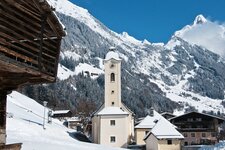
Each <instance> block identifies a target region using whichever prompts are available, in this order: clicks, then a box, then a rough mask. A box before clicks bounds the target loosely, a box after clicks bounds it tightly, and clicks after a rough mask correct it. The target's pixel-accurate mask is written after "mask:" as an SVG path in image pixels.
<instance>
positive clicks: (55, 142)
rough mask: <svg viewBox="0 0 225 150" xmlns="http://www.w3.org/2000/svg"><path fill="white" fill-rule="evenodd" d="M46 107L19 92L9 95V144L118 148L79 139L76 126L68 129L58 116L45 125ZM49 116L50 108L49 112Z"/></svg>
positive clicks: (43, 149) (41, 148)
mask: <svg viewBox="0 0 225 150" xmlns="http://www.w3.org/2000/svg"><path fill="white" fill-rule="evenodd" d="M43 112H44V107H43V106H42V105H40V104H38V103H37V102H36V101H34V100H33V99H30V98H28V97H26V96H24V95H22V94H20V93H18V92H12V93H11V94H10V95H8V96H7V130H6V132H7V143H20V142H22V143H23V145H22V150H31V149H32V150H64V149H66V150H74V149H80V150H90V147H91V149H93V150H105V149H112V150H116V149H118V150H119V148H111V147H107V146H102V145H97V144H90V143H84V142H79V141H77V140H76V139H73V138H72V136H70V135H71V134H72V133H73V132H75V131H74V130H72V129H68V128H66V127H65V126H64V125H62V122H60V121H59V120H57V119H53V120H52V123H51V124H50V123H47V122H46V129H45V130H44V129H43V127H42V125H43ZM46 116H47V111H46Z"/></svg>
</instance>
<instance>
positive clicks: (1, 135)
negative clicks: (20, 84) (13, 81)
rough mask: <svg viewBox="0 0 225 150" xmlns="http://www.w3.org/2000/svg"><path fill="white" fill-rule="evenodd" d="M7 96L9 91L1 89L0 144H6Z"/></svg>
mask: <svg viewBox="0 0 225 150" xmlns="http://www.w3.org/2000/svg"><path fill="white" fill-rule="evenodd" d="M6 98H7V91H6V90H5V89H0V146H1V145H5V144H6Z"/></svg>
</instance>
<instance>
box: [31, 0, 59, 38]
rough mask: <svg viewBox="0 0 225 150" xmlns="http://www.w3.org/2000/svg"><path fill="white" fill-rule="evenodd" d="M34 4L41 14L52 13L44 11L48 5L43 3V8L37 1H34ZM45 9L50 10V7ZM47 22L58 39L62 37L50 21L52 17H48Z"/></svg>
mask: <svg viewBox="0 0 225 150" xmlns="http://www.w3.org/2000/svg"><path fill="white" fill-rule="evenodd" d="M33 2H34V4H35V5H36V7H37V8H38V9H39V11H40V12H41V13H49V14H50V13H52V12H51V11H50V10H47V9H46V10H43V8H42V7H43V5H46V4H45V3H44V2H43V3H41V4H42V7H41V6H40V3H38V1H36V0H33ZM44 7H45V8H48V6H44ZM47 22H48V24H49V26H50V27H51V29H52V30H53V31H54V33H56V34H57V37H61V35H60V33H59V32H58V30H57V29H56V25H55V24H54V23H53V22H52V21H51V20H50V17H47Z"/></svg>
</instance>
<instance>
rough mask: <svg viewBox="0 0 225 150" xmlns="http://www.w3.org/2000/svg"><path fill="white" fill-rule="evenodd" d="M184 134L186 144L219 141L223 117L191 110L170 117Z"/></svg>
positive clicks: (205, 143)
mask: <svg viewBox="0 0 225 150" xmlns="http://www.w3.org/2000/svg"><path fill="white" fill-rule="evenodd" d="M169 120H170V122H171V123H173V124H174V125H175V126H177V127H178V130H179V131H180V132H181V133H182V134H183V136H184V145H211V144H215V143H217V136H218V128H219V126H220V124H222V123H223V122H224V119H223V118H220V117H217V116H213V115H209V114H204V113H199V112H190V113H187V114H184V115H181V116H177V117H173V118H170V119H169Z"/></svg>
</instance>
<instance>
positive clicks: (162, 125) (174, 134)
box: [144, 118, 184, 140]
mask: <svg viewBox="0 0 225 150" xmlns="http://www.w3.org/2000/svg"><path fill="white" fill-rule="evenodd" d="M151 134H153V135H154V136H155V137H156V138H157V139H183V138H184V136H183V135H182V134H181V133H180V132H178V131H177V130H176V129H175V128H174V126H173V124H171V123H170V122H169V121H168V120H166V119H165V118H160V120H159V121H158V122H157V123H156V125H155V126H154V127H153V129H152V130H151V132H149V133H148V134H147V135H146V136H145V137H144V140H146V139H147V138H148V137H149V136H150V135H151Z"/></svg>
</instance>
